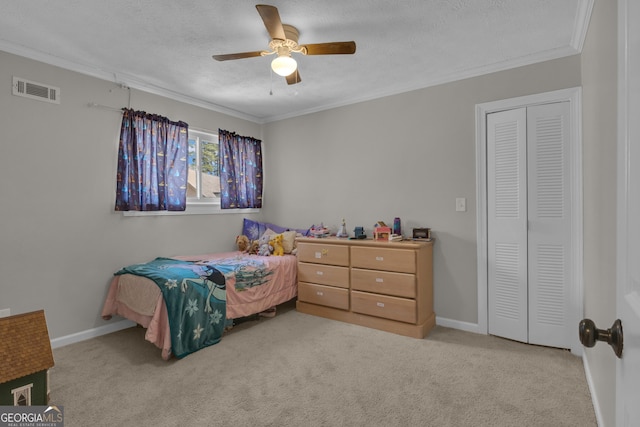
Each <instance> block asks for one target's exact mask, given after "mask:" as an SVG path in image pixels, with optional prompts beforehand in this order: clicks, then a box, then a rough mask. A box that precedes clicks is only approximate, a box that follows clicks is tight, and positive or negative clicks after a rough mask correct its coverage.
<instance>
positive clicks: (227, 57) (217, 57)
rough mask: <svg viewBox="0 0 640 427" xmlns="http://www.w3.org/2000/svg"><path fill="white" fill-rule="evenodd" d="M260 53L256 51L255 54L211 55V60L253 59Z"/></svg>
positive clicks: (260, 53)
mask: <svg viewBox="0 0 640 427" xmlns="http://www.w3.org/2000/svg"><path fill="white" fill-rule="evenodd" d="M261 55H262V51H261V50H257V51H255V52H242V53H228V54H226V55H213V59H215V60H216V61H229V60H231V59H243V58H253V57H255V56H261Z"/></svg>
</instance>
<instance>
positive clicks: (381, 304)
mask: <svg viewBox="0 0 640 427" xmlns="http://www.w3.org/2000/svg"><path fill="white" fill-rule="evenodd" d="M376 305H377V306H378V307H383V308H384V303H383V302H377V303H376Z"/></svg>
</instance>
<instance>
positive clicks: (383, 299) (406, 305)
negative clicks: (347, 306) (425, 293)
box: [351, 291, 417, 323]
mask: <svg viewBox="0 0 640 427" xmlns="http://www.w3.org/2000/svg"><path fill="white" fill-rule="evenodd" d="M351 311H353V312H354V313H361V314H368V315H369V316H377V317H384V318H385V319H391V320H398V321H400V322H406V323H416V320H417V316H416V301H415V300H412V299H406V298H398V297H390V296H386V295H377V294H371V293H368V292H360V291H351Z"/></svg>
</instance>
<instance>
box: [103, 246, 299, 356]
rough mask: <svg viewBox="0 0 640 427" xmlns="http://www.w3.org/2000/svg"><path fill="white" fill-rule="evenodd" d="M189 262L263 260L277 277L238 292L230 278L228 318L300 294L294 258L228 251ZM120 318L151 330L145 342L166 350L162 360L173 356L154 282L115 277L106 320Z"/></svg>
mask: <svg viewBox="0 0 640 427" xmlns="http://www.w3.org/2000/svg"><path fill="white" fill-rule="evenodd" d="M175 258H176V259H180V260H186V261H198V260H207V261H211V260H216V259H228V258H237V259H238V261H242V259H243V258H246V260H247V261H256V260H260V261H263V262H264V263H266V264H267V265H268V266H269V268H270V269H272V270H273V274H272V275H271V276H270V277H269V281H268V282H267V283H265V284H263V285H260V286H255V287H252V288H248V289H243V290H240V291H238V290H236V288H235V279H234V277H233V275H230V276H228V277H227V284H226V288H227V319H237V318H240V317H246V316H250V315H252V314H256V313H261V312H263V311H266V310H268V309H271V308H273V307H275V306H276V305H278V304H281V303H283V302H286V301H289V300H290V299H292V298H294V297H295V296H296V295H297V264H296V261H297V259H296V257H295V256H294V255H284V256H268V257H261V256H257V255H248V254H243V253H242V252H224V253H217V254H206V255H196V256H181V257H175ZM114 315H119V316H122V317H124V318H126V319H129V320H132V321H134V322H136V323H138V324H139V325H141V326H143V327H145V328H146V329H147V331H146V334H145V339H146V340H147V341H149V342H151V343H153V344H155V345H156V346H157V347H158V348H160V349H161V350H162V358H163V359H165V360H167V359H169V358H170V357H171V334H170V330H169V320H168V317H167V309H166V306H165V303H164V299H163V298H162V292H161V291H160V289H159V288H158V286H157V285H156V284H155V283H154V282H153V281H152V280H149V279H147V278H144V277H140V276H135V275H131V274H123V275H118V276H114V278H113V280H112V281H111V286H110V287H109V292H108V294H107V297H106V299H105V303H104V306H103V309H102V318H103V319H105V320H108V319H111V317H112V316H114Z"/></svg>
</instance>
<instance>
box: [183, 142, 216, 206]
mask: <svg viewBox="0 0 640 427" xmlns="http://www.w3.org/2000/svg"><path fill="white" fill-rule="evenodd" d="M218 152H219V144H218V136H217V135H214V134H210V133H206V132H199V131H192V130H189V177H188V188H187V203H188V202H190V201H191V202H196V201H199V202H217V201H219V200H220V162H219V158H218Z"/></svg>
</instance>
